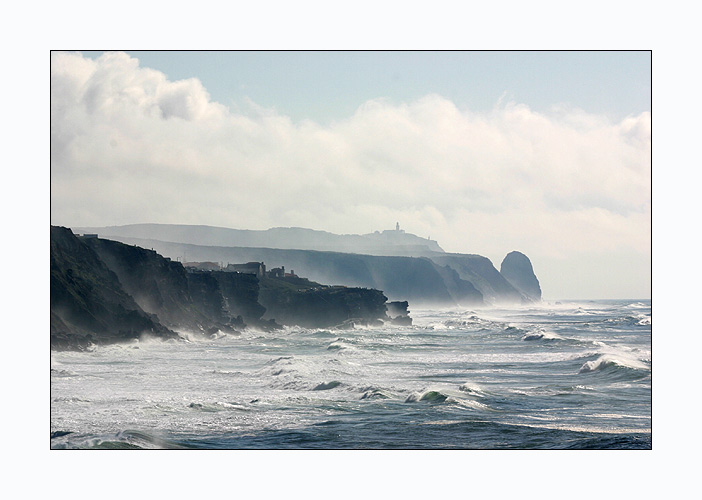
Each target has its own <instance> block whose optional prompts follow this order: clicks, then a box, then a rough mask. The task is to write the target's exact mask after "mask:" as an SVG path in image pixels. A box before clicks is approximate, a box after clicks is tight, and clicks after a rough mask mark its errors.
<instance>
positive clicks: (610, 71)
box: [84, 51, 651, 123]
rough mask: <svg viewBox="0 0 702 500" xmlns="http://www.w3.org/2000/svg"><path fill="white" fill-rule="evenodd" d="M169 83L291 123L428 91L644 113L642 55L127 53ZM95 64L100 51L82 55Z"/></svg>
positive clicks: (475, 105) (469, 103) (462, 103)
mask: <svg viewBox="0 0 702 500" xmlns="http://www.w3.org/2000/svg"><path fill="white" fill-rule="evenodd" d="M127 53H128V54H130V55H132V56H134V57H136V58H138V59H139V61H140V63H141V65H142V66H144V67H149V68H154V69H157V70H159V71H162V72H163V73H165V74H166V75H168V77H169V78H170V79H171V80H181V79H186V78H198V79H199V80H200V81H201V82H202V83H203V85H204V86H205V88H206V89H207V91H208V92H209V93H210V95H211V97H212V99H213V100H215V101H217V102H220V103H222V104H226V105H228V106H245V99H246V98H249V99H251V100H253V101H254V102H256V103H257V104H259V105H261V106H264V107H267V108H274V109H275V110H276V111H278V112H279V113H282V114H285V115H287V116H290V117H291V118H292V119H293V120H302V119H312V120H315V121H318V122H322V123H328V122H329V121H333V120H340V119H344V118H347V117H348V116H350V115H351V114H353V112H354V111H355V110H356V108H358V106H360V105H361V104H362V103H364V102H366V101H368V100H370V99H378V98H385V99H389V100H390V101H391V102H393V103H399V102H406V101H411V100H414V99H417V98H419V97H422V96H424V95H426V94H429V93H436V94H439V95H441V96H443V97H445V98H447V99H450V100H451V101H453V102H454V103H455V104H456V105H457V106H458V107H459V108H460V109H471V110H473V111H485V110H489V109H491V108H492V107H493V106H495V104H496V103H497V102H498V101H499V100H500V99H503V100H504V99H507V100H513V101H516V102H519V103H524V104H527V105H529V106H530V107H531V108H532V109H533V110H535V111H547V110H548V109H550V108H551V107H552V106H554V105H561V104H564V105H570V106H575V107H578V108H581V109H583V110H585V111H588V112H591V113H599V114H606V115H608V116H610V117H611V118H613V119H621V118H624V117H625V116H628V115H636V114H639V113H641V112H642V111H650V110H651V53H650V52H648V51H638V52H636V51H511V52H504V51H487V52H481V51H309V52H305V51H279V52H272V51H193V52H187V51H156V52H150V51H127ZM84 54H85V55H88V56H91V57H96V56H98V55H99V54H101V52H84Z"/></svg>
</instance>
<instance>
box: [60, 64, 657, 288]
mask: <svg viewBox="0 0 702 500" xmlns="http://www.w3.org/2000/svg"><path fill="white" fill-rule="evenodd" d="M141 222H160V223H178V224H206V225H213V226H223V227H232V228H238V229H267V228H269V227H278V226H299V227H309V228H312V229H318V230H326V231H331V232H335V233H340V234H354V233H356V234H358V233H360V234H363V233H369V232H372V231H375V230H382V229H391V228H394V226H395V222H399V223H400V225H401V227H402V228H403V229H405V230H406V231H408V232H411V233H414V234H417V235H419V236H422V237H431V238H432V239H434V240H436V241H437V242H438V243H439V245H441V246H442V248H444V250H446V251H450V252H460V253H477V254H480V255H484V256H486V257H488V258H490V260H491V261H492V262H493V264H494V265H495V266H496V267H497V268H498V269H499V266H500V263H501V261H502V259H503V258H504V256H505V255H506V254H507V253H509V252H510V251H512V250H519V251H521V252H523V253H525V254H526V255H527V256H529V258H530V259H531V261H532V264H533V267H534V270H535V272H536V274H537V276H538V277H539V280H540V282H541V288H542V291H543V295H544V298H546V299H587V298H648V297H650V295H651V55H650V52H645V51H643V52H595V51H588V52H571V51H557V52H525V51H518V52H494V51H492V52H461V51H450V52H435V51H423V52H412V51H402V52H376V51H362V52H334V51H325V52H244V51H241V52H224V51H220V52H177V51H168V52H107V53H98V52H84V53H80V52H58V51H55V52H52V53H51V223H52V224H59V225H65V226H68V227H71V226H88V225H94V226H101V225H118V224H131V223H141Z"/></svg>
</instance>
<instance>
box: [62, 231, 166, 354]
mask: <svg viewBox="0 0 702 500" xmlns="http://www.w3.org/2000/svg"><path fill="white" fill-rule="evenodd" d="M85 241H88V240H83V239H79V238H78V237H76V236H75V235H74V234H73V232H72V231H71V230H70V229H68V228H65V227H58V226H51V237H50V242H51V250H50V259H51V285H50V307H51V315H50V318H51V321H50V323H51V325H50V339H51V341H50V342H51V348H52V349H79V350H84V349H87V348H89V347H90V346H91V345H94V344H105V343H113V342H124V341H128V340H132V339H136V338H139V337H140V336H142V335H143V334H149V335H152V336H155V337H161V338H177V337H178V335H177V334H176V333H175V332H173V331H171V330H170V329H168V328H166V327H165V326H163V325H162V324H160V323H159V322H158V321H155V320H154V319H153V318H152V317H151V316H150V315H148V314H147V313H146V312H144V311H143V310H142V309H141V307H139V305H138V304H137V303H136V302H135V301H134V299H133V298H132V297H131V296H130V295H129V294H128V293H127V292H125V291H124V289H123V288H122V285H121V283H120V282H119V280H118V278H117V276H116V275H115V273H113V272H112V271H111V270H110V269H109V268H108V267H107V266H106V265H105V263H104V262H103V261H102V260H101V259H100V257H99V256H98V255H97V254H96V253H95V251H93V249H92V248H90V247H89V246H88V245H86V244H85Z"/></svg>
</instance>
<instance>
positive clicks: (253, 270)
mask: <svg viewBox="0 0 702 500" xmlns="http://www.w3.org/2000/svg"><path fill="white" fill-rule="evenodd" d="M224 270H225V271H227V272H230V273H242V274H255V275H256V276H258V277H259V278H263V277H264V276H266V265H265V264H264V263H263V262H247V263H246V264H227V267H225V268H224Z"/></svg>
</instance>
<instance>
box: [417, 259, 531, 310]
mask: <svg viewBox="0 0 702 500" xmlns="http://www.w3.org/2000/svg"><path fill="white" fill-rule="evenodd" d="M430 258H431V260H432V261H433V262H435V263H436V264H439V265H442V266H448V267H450V268H451V269H453V270H454V271H456V272H457V273H458V276H459V277H460V278H461V279H462V280H465V281H468V282H470V283H471V284H472V285H473V286H474V287H475V288H476V289H477V290H479V291H480V293H482V295H483V297H484V299H485V300H486V301H487V302H489V303H491V304H519V303H521V302H522V294H521V293H520V292H519V290H517V289H516V288H515V287H514V286H513V285H512V284H511V283H510V282H509V281H507V280H506V279H505V277H504V276H502V275H501V274H500V272H499V271H498V270H497V269H495V266H493V264H492V262H490V259H488V258H487V257H483V256H481V255H472V254H457V253H451V254H449V253H444V254H432V256H431V257H430Z"/></svg>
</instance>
